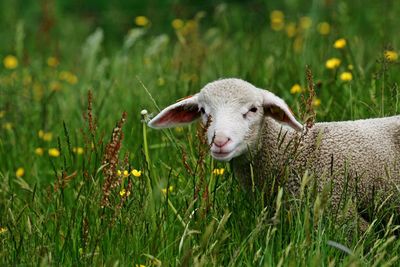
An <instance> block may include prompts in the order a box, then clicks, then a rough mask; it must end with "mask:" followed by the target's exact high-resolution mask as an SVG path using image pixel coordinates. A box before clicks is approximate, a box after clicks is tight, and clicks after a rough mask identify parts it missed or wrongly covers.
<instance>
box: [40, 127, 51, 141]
mask: <svg viewBox="0 0 400 267" xmlns="http://www.w3.org/2000/svg"><path fill="white" fill-rule="evenodd" d="M38 136H39V138H41V139H43V141H46V142H50V141H51V140H52V139H53V134H52V133H51V132H45V131H43V130H40V131H39V132H38Z"/></svg>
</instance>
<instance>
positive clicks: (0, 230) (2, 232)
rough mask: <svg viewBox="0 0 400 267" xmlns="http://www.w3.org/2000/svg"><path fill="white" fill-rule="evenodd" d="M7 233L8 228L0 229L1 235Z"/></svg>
mask: <svg viewBox="0 0 400 267" xmlns="http://www.w3.org/2000/svg"><path fill="white" fill-rule="evenodd" d="M5 232H7V228H5V227H0V235H1V234H4V233H5Z"/></svg>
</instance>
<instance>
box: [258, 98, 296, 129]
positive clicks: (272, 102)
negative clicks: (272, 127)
mask: <svg viewBox="0 0 400 267" xmlns="http://www.w3.org/2000/svg"><path fill="white" fill-rule="evenodd" d="M261 91H262V95H263V107H264V112H265V115H266V116H270V117H272V118H274V119H275V120H276V121H278V122H280V123H282V124H286V125H289V126H290V127H292V128H293V129H295V130H296V131H301V130H302V129H303V125H301V123H299V122H298V121H297V120H296V118H295V117H294V116H293V114H292V112H291V111H290V109H289V107H288V105H287V104H286V103H285V101H284V100H283V99H282V98H280V97H277V96H276V95H274V94H273V93H271V92H268V91H266V90H261Z"/></svg>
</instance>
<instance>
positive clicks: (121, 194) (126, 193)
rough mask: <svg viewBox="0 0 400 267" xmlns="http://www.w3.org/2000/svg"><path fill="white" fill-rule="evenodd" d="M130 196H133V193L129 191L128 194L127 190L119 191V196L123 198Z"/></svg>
mask: <svg viewBox="0 0 400 267" xmlns="http://www.w3.org/2000/svg"><path fill="white" fill-rule="evenodd" d="M130 194H131V192H129V191H128V192H126V190H125V188H122V189H121V191H119V195H120V196H121V197H123V196H125V195H126V196H127V197H128V196H129V195H130Z"/></svg>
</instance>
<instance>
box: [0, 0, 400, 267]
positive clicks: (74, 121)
mask: <svg viewBox="0 0 400 267" xmlns="http://www.w3.org/2000/svg"><path fill="white" fill-rule="evenodd" d="M328 2H329V1H328ZM328 2H327V3H325V2H324V3H323V2H320V1H313V2H312V4H307V5H306V4H305V5H304V7H302V6H298V5H296V4H295V3H289V2H288V3H287V4H282V3H280V4H279V5H278V4H277V3H274V4H271V5H270V4H265V3H262V2H260V3H258V4H259V5H257V3H256V4H254V5H253V4H248V5H239V4H230V3H229V4H220V5H218V6H210V7H208V9H207V10H208V13H204V12H199V13H197V14H195V15H193V16H190V19H186V20H184V21H183V22H184V24H183V26H182V27H181V28H176V29H173V28H170V27H169V26H168V30H165V32H164V31H162V30H161V29H163V27H161V26H158V25H157V24H156V23H155V22H154V25H152V26H151V27H134V28H132V29H131V30H128V31H127V34H126V36H125V37H124V38H122V37H121V38H120V39H119V40H112V42H113V43H114V45H112V46H108V49H104V46H105V42H107V38H108V36H107V31H104V30H102V29H101V28H97V27H93V28H92V33H91V34H89V35H88V36H87V37H84V36H83V34H82V32H84V33H86V32H85V31H84V29H83V30H82V29H80V30H77V32H76V36H75V35H74V34H73V33H69V34H68V35H67V36H66V37H63V36H59V38H61V39H60V47H61V48H60V50H59V51H55V50H52V49H49V50H48V51H46V52H45V53H43V52H40V51H39V50H41V49H39V48H37V50H35V49H33V48H32V46H33V44H34V43H33V41H32V37H31V36H30V29H31V26H32V25H30V24H29V23H28V22H29V21H31V20H32V18H30V17H26V18H25V17H23V18H20V19H21V20H19V21H20V22H18V23H17V22H16V24H15V25H13V27H12V28H13V31H14V34H13V38H14V40H15V41H13V40H11V41H10V42H9V43H10V44H8V46H9V47H14V44H16V45H15V49H14V48H9V49H5V48H3V49H4V50H3V51H1V53H0V57H1V58H4V57H5V56H6V55H9V54H10V55H14V56H16V59H17V61H18V64H17V65H18V66H17V67H15V68H6V66H5V65H4V66H3V67H2V68H1V70H0V112H1V113H0V126H1V127H0V183H1V186H0V227H1V230H0V263H1V264H3V265H41V266H47V265H67V266H68V265H74V266H76V265H107V266H108V265H121V266H140V265H145V266H169V265H183V266H204V265H205V266H209V265H216V266H243V265H244V266H337V265H339V266H348V265H352V266H364V265H371V266H397V265H398V264H399V262H400V260H399V259H398V253H397V252H398V251H399V249H400V242H399V241H398V239H397V236H396V233H397V232H396V231H398V226H397V225H396V221H395V218H394V217H391V216H390V214H391V213H393V211H392V210H391V209H390V207H387V206H386V205H385V204H382V205H381V206H378V207H377V208H376V211H377V212H376V213H374V214H372V215H371V216H370V217H371V218H370V221H371V222H372V223H371V225H370V228H369V229H368V230H367V231H366V232H365V233H363V232H359V231H357V229H356V228H354V224H355V221H349V222H347V223H346V224H344V225H337V223H336V219H335V216H332V212H331V210H330V209H329V194H328V192H327V191H322V192H320V193H317V192H316V191H315V190H313V188H314V187H313V183H312V182H313V178H312V177H311V176H310V175H309V173H308V172H306V173H304V174H302V177H303V178H302V183H303V184H302V193H301V197H298V198H295V197H293V196H291V195H290V194H288V193H287V190H285V188H284V187H283V188H282V187H278V188H277V190H272V189H271V188H254V189H255V190H254V192H253V191H252V190H248V189H246V188H243V187H242V186H241V185H240V184H239V182H238V181H237V179H236V178H235V177H234V175H233V173H232V171H231V168H230V166H229V164H225V163H221V162H216V161H214V160H213V159H212V158H211V157H210V156H209V155H208V147H207V145H206V142H205V139H204V132H203V131H204V129H202V128H200V127H198V126H196V125H192V126H189V127H187V128H177V129H173V130H166V131H153V130H152V129H148V128H147V126H146V121H147V120H148V117H149V116H152V115H154V114H155V113H157V112H158V108H159V107H163V106H165V105H168V104H170V103H173V101H175V100H176V99H179V98H181V97H184V96H186V95H190V94H194V93H195V92H197V91H198V90H199V88H201V86H203V85H204V84H206V83H207V82H209V81H212V80H214V79H218V78H220V77H231V76H234V77H240V78H243V79H246V80H249V81H250V82H252V83H254V84H256V85H257V86H259V87H262V88H268V89H270V90H271V91H273V92H275V93H277V94H278V95H280V96H282V97H283V98H284V99H285V100H286V101H287V102H288V103H289V105H290V106H291V107H292V108H293V110H294V112H295V113H296V115H297V117H300V116H301V115H302V113H301V112H302V110H304V109H305V105H304V101H303V98H302V96H301V94H297V93H296V94H291V93H290V89H291V87H292V86H293V85H294V84H296V83H298V84H299V85H300V86H301V87H302V88H305V87H307V76H306V74H305V72H306V65H309V66H310V69H311V70H312V72H313V79H314V87H313V90H315V94H316V96H315V97H316V98H317V99H319V100H320V104H318V102H315V98H314V102H312V101H311V100H310V101H311V102H310V101H308V105H309V106H310V105H314V106H313V109H315V111H316V120H317V121H322V120H327V121H331V120H344V119H357V118H367V117H379V116H387V115H394V114H397V113H398V111H399V102H398V98H399V92H398V82H399V78H398V77H400V76H399V67H398V61H397V60H389V59H388V58H387V57H385V56H384V51H386V50H390V51H397V50H396V49H397V48H398V44H399V35H398V34H397V32H396V30H397V28H396V27H394V25H397V24H398V22H399V19H398V16H397V14H398V12H399V11H400V5H398V4H397V3H396V2H395V1H393V2H390V1H389V2H388V3H386V4H382V6H379V7H376V8H375V9H374V8H371V7H375V4H372V3H364V2H358V1H355V2H352V3H346V2H339V3H336V2H334V3H332V4H329V3H328ZM273 8H274V9H278V8H280V9H282V10H284V12H285V14H284V15H285V25H286V26H287V25H288V24H289V23H290V22H293V23H295V25H296V33H295V35H294V36H292V37H289V36H288V34H287V31H286V30H285V28H283V29H282V30H280V31H273V30H272V29H271V25H270V18H269V16H270V12H271V11H272V9H273ZM383 12H385V17H382V14H383ZM188 16H189V15H188ZM303 16H308V17H309V18H311V20H312V24H311V26H310V27H309V28H306V27H305V26H304V25H303V28H302V27H301V21H302V19H301V17H303ZM149 19H150V20H152V18H151V17H149ZM24 21H25V23H24ZM60 21H61V22H60V23H61V25H59V27H63V26H65V28H66V30H68V29H69V28H68V27H70V24H71V23H72V22H71V21H68V22H66V21H64V20H63V19H62V18H60ZM154 21H156V19H154ZM322 21H328V22H329V24H330V25H331V31H330V33H329V34H328V35H321V34H320V33H319V32H318V26H317V25H318V23H320V22H322ZM303 22H304V18H303ZM385 22H386V24H385ZM168 23H169V21H168ZM79 25H85V24H84V23H83V22H82V21H80V20H78V21H77V22H76V24H73V26H75V27H77V28H79ZM367 25H368V26H367ZM390 25H392V26H393V27H390ZM152 27H153V28H152ZM164 28H165V25H164ZM67 32H69V30H68V31H67ZM49 36H50V37H51V33H49ZM85 38H86V39H85ZM339 38H346V40H347V45H346V46H345V47H344V48H343V49H335V48H334V47H333V46H332V45H333V43H334V41H335V40H337V39H339ZM77 43H80V46H79V47H78V46H77V45H76V44H77ZM69 45H70V47H69ZM109 47H111V48H109ZM49 57H52V58H53V61H52V60H50V59H49ZM332 57H337V58H339V59H340V60H341V64H340V66H339V67H338V68H336V69H333V70H331V69H327V68H326V67H325V62H326V60H327V59H329V58H332ZM54 60H55V61H54ZM350 65H352V67H351V66H350ZM345 71H347V72H351V73H352V75H353V79H352V80H351V81H348V82H346V81H343V80H341V79H340V75H341V73H342V72H345ZM309 77H310V76H309ZM308 82H310V78H309V79H308ZM89 92H90V93H89ZM310 99H311V98H310ZM144 109H146V110H147V112H145V111H143V110H144ZM142 111H143V112H142ZM125 112H126V113H125ZM121 114H122V115H121ZM306 114H307V112H306ZM303 118H304V122H306V121H307V120H308V119H310V118H312V116H311V117H307V116H303ZM310 123H312V121H310ZM40 131H41V132H40ZM39 132H40V134H39ZM22 169H23V171H21V170H22ZM221 169H224V171H221ZM215 170H218V171H215ZM285 175H287V174H285ZM250 176H251V174H249V177H250ZM277 178H282V179H284V178H285V177H277V176H276V174H274V173H271V174H270V177H268V181H269V182H270V181H273V180H274V179H277ZM349 233H351V234H350V238H349Z"/></svg>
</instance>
